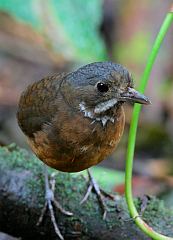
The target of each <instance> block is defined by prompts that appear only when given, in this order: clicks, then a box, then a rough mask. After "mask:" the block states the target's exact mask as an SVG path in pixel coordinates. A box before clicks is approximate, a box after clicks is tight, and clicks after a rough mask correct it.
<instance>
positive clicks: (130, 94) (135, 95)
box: [120, 87, 151, 104]
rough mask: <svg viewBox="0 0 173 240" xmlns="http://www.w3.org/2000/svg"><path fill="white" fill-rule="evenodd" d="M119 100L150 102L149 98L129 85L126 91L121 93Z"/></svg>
mask: <svg viewBox="0 0 173 240" xmlns="http://www.w3.org/2000/svg"><path fill="white" fill-rule="evenodd" d="M120 100H121V101H130V102H134V103H140V104H151V101H150V100H149V98H147V97H146V96H144V95H143V94H141V93H139V92H138V91H136V90H135V89H134V88H130V87H128V90H127V91H125V92H123V93H121V96H120Z"/></svg>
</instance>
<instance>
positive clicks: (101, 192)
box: [80, 170, 116, 219]
mask: <svg viewBox="0 0 173 240" xmlns="http://www.w3.org/2000/svg"><path fill="white" fill-rule="evenodd" d="M87 172H88V177H89V181H90V182H89V186H88V189H87V192H86V194H85V196H84V198H83V199H82V201H81V202H80V204H83V203H84V202H86V201H87V199H88V197H89V195H90V193H91V191H92V190H93V191H94V192H95V194H96V195H97V198H98V200H99V203H100V206H101V208H102V210H103V219H106V215H107V211H108V209H107V205H106V203H105V197H106V198H109V199H111V200H113V201H114V200H115V198H116V197H115V196H114V195H113V194H109V193H107V192H105V191H104V190H103V189H101V188H100V187H99V185H98V183H97V182H96V181H95V179H94V178H93V176H92V175H91V173H90V171H89V170H87Z"/></svg>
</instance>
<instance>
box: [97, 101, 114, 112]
mask: <svg viewBox="0 0 173 240" xmlns="http://www.w3.org/2000/svg"><path fill="white" fill-rule="evenodd" d="M116 103H117V100H116V99H115V98H113V99H110V100H108V101H105V102H102V103H99V104H97V105H96V107H95V108H94V113H96V114H99V113H102V112H105V111H107V110H108V109H110V108H112V107H113V106H115V104H116Z"/></svg>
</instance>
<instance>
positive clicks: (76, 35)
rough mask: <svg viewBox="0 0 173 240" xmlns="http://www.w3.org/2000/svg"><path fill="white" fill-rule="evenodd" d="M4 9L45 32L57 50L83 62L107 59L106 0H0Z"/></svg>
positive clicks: (35, 28)
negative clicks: (104, 33)
mask: <svg viewBox="0 0 173 240" xmlns="http://www.w3.org/2000/svg"><path fill="white" fill-rule="evenodd" d="M0 10H1V11H5V12H6V13H8V14H9V15H11V16H13V18H15V19H16V20H17V21H19V22H23V23H24V24H29V25H31V26H32V28H33V29H34V30H36V31H37V32H40V34H43V35H44V36H45V38H46V40H47V41H48V43H49V45H50V46H51V47H52V48H53V50H54V51H55V52H56V51H58V52H62V54H66V55H67V58H70V59H73V60H74V59H75V60H79V61H81V62H84V63H85V62H90V61H103V60H105V59H106V58H107V53H106V48H105V45H104V42H103V41H102V39H101V37H100V33H99V27H100V24H101V18H102V0H88V1H83V0H73V1H71V0H49V1H45V0H41V1H40V0H27V1H23V0H0Z"/></svg>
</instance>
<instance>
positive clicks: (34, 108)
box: [17, 73, 67, 137]
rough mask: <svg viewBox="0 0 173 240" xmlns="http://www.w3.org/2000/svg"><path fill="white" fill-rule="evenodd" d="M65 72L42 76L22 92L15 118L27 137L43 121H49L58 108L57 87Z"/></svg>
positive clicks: (35, 130) (30, 135) (39, 126)
mask: <svg viewBox="0 0 173 240" xmlns="http://www.w3.org/2000/svg"><path fill="white" fill-rule="evenodd" d="M66 75H67V73H60V74H57V75H54V76H50V77H47V78H44V79H42V80H40V81H38V82H36V83H34V84H32V85H29V86H28V87H27V89H26V90H25V91H24V92H23V93H22V95H21V97H20V100H19V106H18V112H17V119H18V123H19V126H20V127H21V129H22V131H23V132H24V133H25V134H26V135H27V136H29V137H32V136H33V133H35V132H37V131H39V130H41V128H42V125H43V124H44V123H50V122H51V119H52V117H53V115H54V114H55V112H56V111H57V110H58V104H57V102H58V97H59V87H60V84H61V82H62V80H63V78H64V77H65V76H66Z"/></svg>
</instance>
